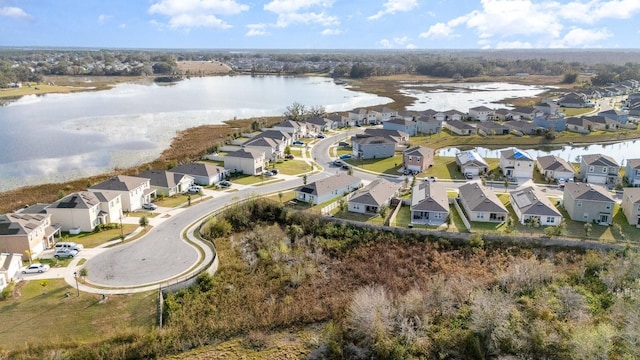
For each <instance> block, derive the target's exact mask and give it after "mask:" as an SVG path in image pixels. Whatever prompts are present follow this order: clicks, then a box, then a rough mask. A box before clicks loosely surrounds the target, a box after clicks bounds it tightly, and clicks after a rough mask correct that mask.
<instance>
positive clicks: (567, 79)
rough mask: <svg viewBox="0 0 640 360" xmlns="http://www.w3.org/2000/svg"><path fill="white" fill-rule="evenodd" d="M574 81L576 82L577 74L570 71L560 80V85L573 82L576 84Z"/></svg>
mask: <svg viewBox="0 0 640 360" xmlns="http://www.w3.org/2000/svg"><path fill="white" fill-rule="evenodd" d="M576 80H578V73H577V72H573V71H572V72H568V73H565V74H564V77H563V78H562V83H563V84H573V83H574V82H576Z"/></svg>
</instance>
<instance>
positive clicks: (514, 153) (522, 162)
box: [500, 148, 535, 179]
mask: <svg viewBox="0 0 640 360" xmlns="http://www.w3.org/2000/svg"><path fill="white" fill-rule="evenodd" d="M534 162H535V161H534V160H533V158H532V157H531V155H529V154H528V153H527V152H525V151H522V150H519V149H516V148H510V149H506V150H502V151H501V152H500V169H501V170H502V174H503V175H504V176H506V177H514V178H526V179H531V178H532V177H533V164H534Z"/></svg>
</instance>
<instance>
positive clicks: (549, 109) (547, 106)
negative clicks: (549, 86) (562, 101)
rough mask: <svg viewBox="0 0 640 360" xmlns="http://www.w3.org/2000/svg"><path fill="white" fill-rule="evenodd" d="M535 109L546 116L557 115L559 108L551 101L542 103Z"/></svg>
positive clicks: (535, 106)
mask: <svg viewBox="0 0 640 360" xmlns="http://www.w3.org/2000/svg"><path fill="white" fill-rule="evenodd" d="M533 108H534V109H535V110H536V111H537V112H538V113H542V114H544V115H556V114H557V113H558V109H559V106H558V105H557V104H555V103H553V102H551V101H546V102H541V103H538V104H536V105H534V106H533Z"/></svg>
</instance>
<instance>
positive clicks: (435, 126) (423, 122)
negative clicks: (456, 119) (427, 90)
mask: <svg viewBox="0 0 640 360" xmlns="http://www.w3.org/2000/svg"><path fill="white" fill-rule="evenodd" d="M440 130H442V121H439V120H436V119H433V118H431V117H429V116H424V115H421V116H418V117H417V118H416V131H417V132H419V133H422V134H429V135H431V134H437V133H439V132H440Z"/></svg>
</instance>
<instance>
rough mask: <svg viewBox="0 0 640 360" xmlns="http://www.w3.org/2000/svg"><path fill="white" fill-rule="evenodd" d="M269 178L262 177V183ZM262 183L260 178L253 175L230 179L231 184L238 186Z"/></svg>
mask: <svg viewBox="0 0 640 360" xmlns="http://www.w3.org/2000/svg"><path fill="white" fill-rule="evenodd" d="M268 179H269V178H268V177H266V176H265V177H264V181H267V180H268ZM261 181H263V180H262V179H261V177H260V176H253V175H240V176H238V177H234V178H233V179H231V182H232V183H234V184H240V185H253V184H256V183H259V182H261Z"/></svg>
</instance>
